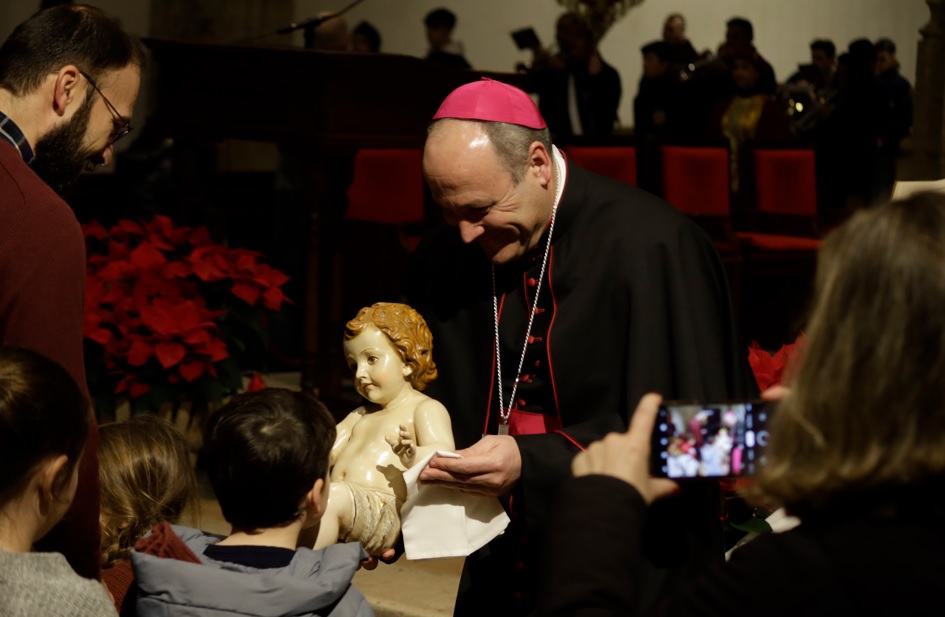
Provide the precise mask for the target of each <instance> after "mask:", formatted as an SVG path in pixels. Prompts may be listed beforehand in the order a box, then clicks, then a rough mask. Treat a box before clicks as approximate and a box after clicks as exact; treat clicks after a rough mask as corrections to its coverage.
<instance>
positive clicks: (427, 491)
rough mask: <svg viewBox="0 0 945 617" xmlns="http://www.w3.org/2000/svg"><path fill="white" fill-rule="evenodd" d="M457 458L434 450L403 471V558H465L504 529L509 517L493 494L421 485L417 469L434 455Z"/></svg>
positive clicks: (427, 462) (401, 513)
mask: <svg viewBox="0 0 945 617" xmlns="http://www.w3.org/2000/svg"><path fill="white" fill-rule="evenodd" d="M436 455H439V456H445V457H449V458H461V457H460V455H459V454H456V453H455V452H442V451H437V452H433V453H432V454H430V455H428V456H426V457H425V458H423V459H422V460H420V461H418V462H417V463H416V464H415V465H414V466H413V467H411V468H410V469H408V470H407V471H405V472H404V481H405V482H406V483H407V501H405V502H404V505H403V506H402V507H401V509H400V518H401V531H402V533H403V538H404V552H405V553H406V554H407V559H433V558H436V557H465V556H466V555H469V554H471V553H473V552H474V551H476V550H478V549H479V548H481V547H483V546H485V545H486V544H487V543H488V542H489V541H490V540H492V539H493V538H495V537H496V536H498V535H500V534H501V533H502V532H504V531H505V528H506V527H507V526H508V524H509V517H508V515H507V514H506V513H505V510H503V509H502V505H501V504H500V503H499V500H498V499H496V498H495V497H485V496H483V495H470V494H469V493H463V492H461V491H458V490H456V489H452V488H446V487H444V486H437V485H434V484H425V485H421V484H420V483H419V481H418V480H417V478H418V476H419V475H420V472H421V471H423V469H424V468H425V467H426V466H427V464H429V462H430V460H431V459H432V458H433V457H434V456H436Z"/></svg>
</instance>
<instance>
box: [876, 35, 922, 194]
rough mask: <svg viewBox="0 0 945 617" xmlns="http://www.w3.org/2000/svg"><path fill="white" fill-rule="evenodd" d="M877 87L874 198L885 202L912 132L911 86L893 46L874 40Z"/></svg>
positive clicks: (882, 40) (884, 40)
mask: <svg viewBox="0 0 945 617" xmlns="http://www.w3.org/2000/svg"><path fill="white" fill-rule="evenodd" d="M876 84H877V87H878V95H879V97H880V102H879V109H880V118H879V142H878V147H877V151H876V171H875V174H874V178H875V183H876V185H875V188H874V191H873V193H874V194H873V198H874V199H879V200H882V199H888V198H889V196H890V195H891V194H892V188H893V185H894V184H895V183H896V163H897V162H898V160H899V149H900V144H901V143H902V140H903V139H904V138H905V137H906V136H908V135H909V133H911V132H912V116H913V109H912V85H911V84H910V83H909V80H907V79H906V78H905V77H903V76H902V74H901V73H900V72H899V61H898V60H897V59H896V44H895V43H893V42H892V41H891V40H889V39H879V40H878V41H876Z"/></svg>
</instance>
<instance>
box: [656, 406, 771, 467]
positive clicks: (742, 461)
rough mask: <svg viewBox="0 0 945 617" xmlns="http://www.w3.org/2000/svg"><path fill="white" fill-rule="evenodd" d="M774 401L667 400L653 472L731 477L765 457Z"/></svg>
mask: <svg viewBox="0 0 945 617" xmlns="http://www.w3.org/2000/svg"><path fill="white" fill-rule="evenodd" d="M771 409H772V403H769V402H766V401H740V402H734V403H692V402H664V403H663V405H662V406H660V410H659V415H658V416H657V419H656V426H655V428H654V429H653V449H652V456H653V460H652V465H651V470H652V472H653V475H656V476H661V477H665V478H673V479H683V478H732V477H738V476H749V475H752V474H753V473H755V471H756V470H757V468H758V466H759V465H760V464H762V463H763V462H764V450H765V446H767V444H768V416H769V413H770V411H771Z"/></svg>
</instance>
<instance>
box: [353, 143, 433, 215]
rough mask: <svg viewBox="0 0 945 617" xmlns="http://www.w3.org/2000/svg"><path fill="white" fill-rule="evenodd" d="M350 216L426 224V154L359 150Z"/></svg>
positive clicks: (355, 160)
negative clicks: (424, 212) (424, 162)
mask: <svg viewBox="0 0 945 617" xmlns="http://www.w3.org/2000/svg"><path fill="white" fill-rule="evenodd" d="M347 216H348V218H349V219H351V220H354V221H372V222H375V223H391V224H395V225H406V224H408V223H420V222H423V152H422V151H421V150H359V151H358V154H357V156H356V157H355V159H354V179H353V180H352V181H351V186H350V187H349V188H348V213H347Z"/></svg>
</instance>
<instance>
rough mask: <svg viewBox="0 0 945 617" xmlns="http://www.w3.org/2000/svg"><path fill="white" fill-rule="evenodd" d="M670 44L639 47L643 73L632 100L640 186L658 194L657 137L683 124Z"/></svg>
mask: <svg viewBox="0 0 945 617" xmlns="http://www.w3.org/2000/svg"><path fill="white" fill-rule="evenodd" d="M669 47H670V46H669V45H667V44H666V43H665V42H663V41H653V42H652V43H648V44H646V45H644V46H643V47H642V48H640V53H641V54H642V55H643V76H642V77H641V78H640V87H639V90H638V91H637V95H636V97H635V98H634V99H633V134H634V137H635V139H636V146H637V151H638V152H639V153H640V157H639V158H638V160H637V167H638V169H639V173H638V180H639V186H640V188H643V189H645V190H648V191H650V192H652V193H659V191H660V186H661V182H660V179H659V164H658V160H659V143H657V141H658V139H659V138H661V137H666V136H668V135H673V134H676V133H678V132H679V130H680V127H681V126H683V125H684V119H683V118H681V117H680V116H681V114H682V112H683V106H682V97H681V94H682V87H683V85H682V84H680V82H679V79H678V75H677V74H676V73H674V72H673V69H672V64H671V63H670V57H669Z"/></svg>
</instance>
